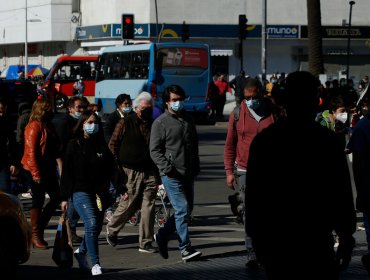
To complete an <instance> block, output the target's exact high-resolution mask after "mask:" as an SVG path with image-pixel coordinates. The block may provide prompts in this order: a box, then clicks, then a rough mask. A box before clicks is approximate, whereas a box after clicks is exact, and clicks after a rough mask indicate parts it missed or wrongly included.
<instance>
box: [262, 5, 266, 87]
mask: <svg viewBox="0 0 370 280" xmlns="http://www.w3.org/2000/svg"><path fill="white" fill-rule="evenodd" d="M262 16H263V20H262V34H261V39H262V41H261V69H262V86H263V88H266V48H267V47H266V41H267V28H266V27H267V0H263V1H262Z"/></svg>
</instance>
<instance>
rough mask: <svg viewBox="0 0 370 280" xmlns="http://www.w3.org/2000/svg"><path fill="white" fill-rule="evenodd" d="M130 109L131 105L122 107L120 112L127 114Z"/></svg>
mask: <svg viewBox="0 0 370 280" xmlns="http://www.w3.org/2000/svg"><path fill="white" fill-rule="evenodd" d="M131 111H132V107H123V108H122V112H123V113H125V114H128V113H130V112H131Z"/></svg>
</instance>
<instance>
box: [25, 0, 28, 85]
mask: <svg viewBox="0 0 370 280" xmlns="http://www.w3.org/2000/svg"><path fill="white" fill-rule="evenodd" d="M25 12H26V13H25V14H26V19H25V33H26V34H25V41H24V60H25V62H24V77H25V78H26V79H27V76H28V46H27V45H28V38H27V36H28V34H27V33H28V30H27V21H28V17H27V0H26V8H25Z"/></svg>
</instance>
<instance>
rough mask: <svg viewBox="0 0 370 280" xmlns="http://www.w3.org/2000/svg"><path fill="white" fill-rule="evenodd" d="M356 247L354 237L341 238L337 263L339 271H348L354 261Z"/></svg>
mask: <svg viewBox="0 0 370 280" xmlns="http://www.w3.org/2000/svg"><path fill="white" fill-rule="evenodd" d="M354 247H355V239H354V238H353V236H352V235H351V236H344V237H340V236H339V245H338V248H337V252H336V256H335V258H336V262H337V265H338V268H339V270H345V269H347V267H348V265H349V263H350V262H351V259H352V251H353V248H354Z"/></svg>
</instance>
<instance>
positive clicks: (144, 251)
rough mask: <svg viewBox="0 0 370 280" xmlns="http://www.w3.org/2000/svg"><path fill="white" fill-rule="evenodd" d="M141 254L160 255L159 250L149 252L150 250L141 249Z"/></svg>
mask: <svg viewBox="0 0 370 280" xmlns="http://www.w3.org/2000/svg"><path fill="white" fill-rule="evenodd" d="M139 252H141V253H147V254H153V253H158V250H153V251H148V250H145V249H141V248H139Z"/></svg>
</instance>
